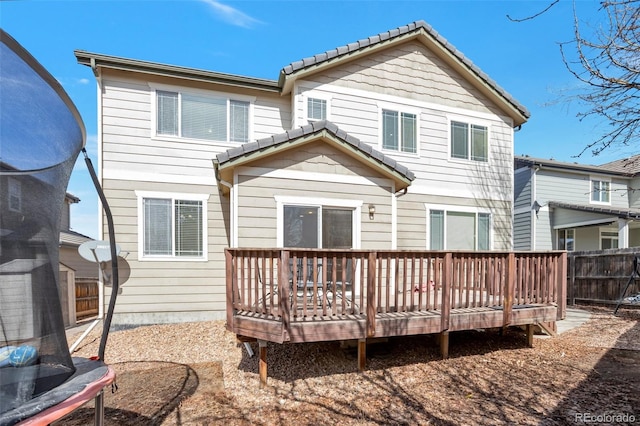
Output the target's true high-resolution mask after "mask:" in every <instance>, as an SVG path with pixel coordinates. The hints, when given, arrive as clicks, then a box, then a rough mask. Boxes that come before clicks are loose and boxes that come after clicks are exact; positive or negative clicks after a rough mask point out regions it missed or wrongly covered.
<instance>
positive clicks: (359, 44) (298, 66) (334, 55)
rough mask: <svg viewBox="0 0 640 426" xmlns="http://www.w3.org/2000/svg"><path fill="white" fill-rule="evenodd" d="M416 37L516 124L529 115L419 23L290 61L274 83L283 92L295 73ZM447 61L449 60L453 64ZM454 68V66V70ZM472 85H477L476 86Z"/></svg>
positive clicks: (476, 68)
mask: <svg viewBox="0 0 640 426" xmlns="http://www.w3.org/2000/svg"><path fill="white" fill-rule="evenodd" d="M420 36H422V38H421V40H422V41H423V42H424V43H425V44H427V45H429V46H430V47H433V48H435V50H436V52H435V53H436V54H437V53H439V52H440V54H441V55H440V56H441V57H442V56H444V58H443V59H445V61H446V62H447V63H448V64H449V65H454V68H458V69H457V71H459V72H463V73H464V71H466V73H467V74H470V75H471V76H472V77H474V78H475V79H476V80H477V81H479V82H482V83H483V84H484V85H486V87H487V88H488V89H489V90H490V91H492V92H493V94H494V96H493V98H494V100H496V99H495V98H501V99H502V100H503V101H505V102H506V103H507V104H508V105H509V106H511V108H513V109H515V112H517V114H516V115H517V117H515V116H514V114H511V116H512V117H513V118H514V122H515V124H516V125H519V124H522V123H524V122H525V121H527V119H528V118H529V117H530V115H531V114H530V113H529V111H528V110H527V108H526V107H525V106H524V105H522V104H521V103H519V102H518V101H517V100H516V99H515V98H513V96H511V95H510V94H509V93H507V91H505V90H504V89H503V88H501V87H500V86H499V85H498V83H496V82H495V81H494V80H493V79H491V78H490V77H489V76H488V75H487V74H485V73H484V72H483V71H482V70H481V69H480V68H478V67H477V66H476V65H475V64H474V63H473V62H472V61H471V60H469V59H468V58H467V57H466V56H464V55H463V54H462V52H460V51H459V50H458V49H456V48H455V47H454V46H453V45H452V44H451V43H449V42H448V41H447V39H445V38H444V37H442V36H441V35H440V34H439V33H438V32H437V31H436V30H434V29H433V27H432V26H431V25H429V24H427V23H426V22H424V21H422V20H420V21H415V22H412V23H410V24H408V25H404V26H401V27H398V28H396V29H393V30H389V31H385V32H382V33H380V34H377V35H374V36H371V37H368V38H366V39H362V40H358V41H356V42H354V43H349V44H346V45H344V46H340V47H336V48H335V49H331V50H327V51H326V52H323V53H320V54H317V55H314V56H311V57H308V58H304V59H301V60H299V61H296V62H292V63H291V64H289V65H287V66H286V67H284V68H283V69H282V70H281V71H280V78H279V80H278V84H279V85H280V86H281V87H282V91H283V92H284V93H287V92H288V91H289V90H290V87H291V86H292V84H293V83H292V81H291V80H294V79H295V76H296V74H306V72H315V71H316V69H318V68H320V67H324V66H329V65H333V64H334V63H335V62H337V61H340V60H343V59H345V58H351V57H353V56H356V55H358V54H361V53H369V51H370V50H372V49H374V48H377V47H386V46H388V45H389V44H391V43H393V42H396V41H404V40H406V39H408V38H413V37H420ZM438 51H439V52H438ZM447 59H449V60H447ZM451 59H453V61H452V60H451ZM455 65H458V66H457V67H456V66H455ZM471 83H472V84H473V83H474V82H473V81H471ZM476 86H478V85H477V84H476Z"/></svg>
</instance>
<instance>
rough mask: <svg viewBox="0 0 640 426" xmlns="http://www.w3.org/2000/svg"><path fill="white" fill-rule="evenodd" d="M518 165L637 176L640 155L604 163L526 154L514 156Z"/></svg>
mask: <svg viewBox="0 0 640 426" xmlns="http://www.w3.org/2000/svg"><path fill="white" fill-rule="evenodd" d="M514 161H515V165H516V167H535V166H539V167H548V168H552V169H560V170H570V171H575V172H583V173H599V174H608V175H612V176H621V177H629V178H631V177H635V176H636V175H637V174H638V173H639V172H640V156H638V157H631V158H627V159H623V160H617V161H612V162H611V163H606V164H602V165H599V166H598V165H590V164H580V163H569V162H564V161H557V160H554V159H552V158H551V159H543V158H534V157H529V156H528V155H525V156H518V155H517V156H515V157H514Z"/></svg>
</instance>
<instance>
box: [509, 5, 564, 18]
mask: <svg viewBox="0 0 640 426" xmlns="http://www.w3.org/2000/svg"><path fill="white" fill-rule="evenodd" d="M559 1H560V0H553V2H551V3H550V4H549V6H547V7H546V8H545V9H544V10H541V11H540V12H538V13H536V14H535V15H531V16H527V17H526V18H521V19H515V18H512V17H511V16H510V15H507V19H509V20H510V21H513V22H524V21H528V20H530V19H535V18H537V17H538V16H540V15H542V14H543V13H545V12H546V11H547V10H549V9H551V8H552V7H553V6H554V5H555V4H556V3H558V2H559Z"/></svg>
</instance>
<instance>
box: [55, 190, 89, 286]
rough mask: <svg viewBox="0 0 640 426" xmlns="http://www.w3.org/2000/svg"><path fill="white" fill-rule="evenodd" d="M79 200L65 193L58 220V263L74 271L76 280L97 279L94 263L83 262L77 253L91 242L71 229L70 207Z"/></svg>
mask: <svg viewBox="0 0 640 426" xmlns="http://www.w3.org/2000/svg"><path fill="white" fill-rule="evenodd" d="M79 202H80V199H79V198H78V197H76V196H74V195H72V194H69V193H67V194H66V196H65V203H64V206H63V209H62V216H61V218H60V263H63V264H64V265H66V266H67V267H69V268H71V269H73V270H74V272H75V275H76V278H87V279H92V280H97V279H98V266H97V264H96V263H93V262H89V261H87V260H85V259H84V258H83V257H82V256H80V254H79V253H78V247H80V244H82V243H84V242H86V241H91V240H92V238H91V237H87V236H86V235H82V234H80V233H79V232H75V231H73V230H72V229H71V205H72V204H75V203H79Z"/></svg>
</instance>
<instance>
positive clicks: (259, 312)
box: [226, 249, 567, 336]
mask: <svg viewBox="0 0 640 426" xmlns="http://www.w3.org/2000/svg"><path fill="white" fill-rule="evenodd" d="M566 259H567V257H566V252H560V251H554V252H461V251H456V252H444V251H398V250H388V251H382V250H381V251H367V250H325V249H227V250H226V263H227V266H226V268H227V270H226V279H227V320H228V321H227V322H228V326H229V327H231V326H232V324H233V316H234V315H236V314H239V313H242V314H245V315H246V314H251V315H254V316H256V317H259V318H263V319H266V320H272V321H281V322H282V323H283V324H284V326H285V328H287V326H288V325H289V324H291V323H293V322H296V321H308V320H309V319H310V318H316V319H321V318H326V319H357V318H366V324H367V335H368V336H373V335H375V320H376V316H379V315H383V314H401V313H406V312H415V313H421V312H423V313H430V312H431V313H437V314H439V315H441V316H442V321H443V327H444V328H445V329H446V326H447V322H448V320H449V314H450V313H451V312H452V310H453V311H455V310H461V309H473V308H495V309H502V310H503V313H504V317H505V323H506V324H508V323H509V317H510V315H511V312H512V309H513V308H514V306H518V305H550V304H554V305H556V306H558V308H559V309H558V319H560V318H563V317H564V312H565V306H566V263H567V261H566Z"/></svg>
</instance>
